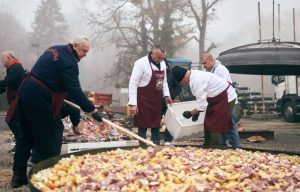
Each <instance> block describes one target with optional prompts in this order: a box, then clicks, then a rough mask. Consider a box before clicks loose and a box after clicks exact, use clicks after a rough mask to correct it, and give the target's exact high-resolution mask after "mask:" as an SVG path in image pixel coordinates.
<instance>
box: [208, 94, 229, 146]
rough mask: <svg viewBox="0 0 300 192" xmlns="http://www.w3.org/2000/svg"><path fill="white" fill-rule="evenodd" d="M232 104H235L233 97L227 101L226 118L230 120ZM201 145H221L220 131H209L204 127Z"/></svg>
mask: <svg viewBox="0 0 300 192" xmlns="http://www.w3.org/2000/svg"><path fill="white" fill-rule="evenodd" d="M234 106H235V99H234V100H232V101H230V102H229V103H228V118H229V119H230V120H231V114H232V110H233V108H234ZM224 133H225V132H224ZM203 146H214V147H220V146H222V133H211V132H209V131H208V130H207V129H205V128H204V143H203Z"/></svg>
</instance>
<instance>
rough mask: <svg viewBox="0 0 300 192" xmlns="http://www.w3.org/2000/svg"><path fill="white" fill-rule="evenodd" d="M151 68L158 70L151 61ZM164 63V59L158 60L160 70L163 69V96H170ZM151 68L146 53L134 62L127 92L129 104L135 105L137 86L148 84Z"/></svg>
mask: <svg viewBox="0 0 300 192" xmlns="http://www.w3.org/2000/svg"><path fill="white" fill-rule="evenodd" d="M151 66H152V69H153V70H154V71H158V70H159V69H158V68H157V67H156V66H155V65H154V64H153V63H151ZM166 68H167V67H166V63H165V62H164V61H162V62H160V70H161V71H164V74H165V76H164V81H163V90H162V91H163V96H164V97H166V96H170V91H169V87H168V82H167V74H166ZM152 69H151V67H150V64H149V59H148V55H146V56H144V57H142V58H140V59H139V60H137V61H136V62H135V63H134V66H133V70H132V73H131V77H130V81H129V86H128V92H129V102H128V104H129V105H137V88H138V87H145V86H147V85H148V84H149V82H150V80H151V76H152Z"/></svg>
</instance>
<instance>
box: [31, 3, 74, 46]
mask: <svg viewBox="0 0 300 192" xmlns="http://www.w3.org/2000/svg"><path fill="white" fill-rule="evenodd" d="M32 29H33V32H32V34H31V35H32V46H35V47H36V48H37V49H40V50H41V51H44V50H45V49H46V48H48V47H49V46H52V45H54V44H64V43H65V42H66V41H67V37H68V25H67V22H66V20H65V18H64V15H63V14H62V13H61V5H60V2H59V0H43V1H42V2H41V4H40V5H39V7H38V8H37V10H36V12H35V17H34V20H33V22H32Z"/></svg>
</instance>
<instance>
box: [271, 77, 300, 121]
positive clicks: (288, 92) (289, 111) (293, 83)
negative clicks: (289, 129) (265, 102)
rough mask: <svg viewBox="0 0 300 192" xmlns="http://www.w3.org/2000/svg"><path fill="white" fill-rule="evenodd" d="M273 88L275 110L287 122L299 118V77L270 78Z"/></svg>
mask: <svg viewBox="0 0 300 192" xmlns="http://www.w3.org/2000/svg"><path fill="white" fill-rule="evenodd" d="M272 84H274V85H275V86H276V88H275V98H276V99H277V102H276V110H277V112H279V113H280V114H281V115H282V117H284V119H285V120H286V121H287V122H295V121H296V120H297V118H299V116H300V95H299V94H300V76H275V75H274V76H272Z"/></svg>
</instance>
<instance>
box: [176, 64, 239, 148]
mask: <svg viewBox="0 0 300 192" xmlns="http://www.w3.org/2000/svg"><path fill="white" fill-rule="evenodd" d="M172 71H173V75H174V77H175V79H176V80H177V81H178V82H180V84H182V85H189V86H190V88H191V91H192V94H193V95H194V96H196V99H197V101H198V104H197V105H196V106H195V108H194V109H192V110H191V111H185V112H184V113H183V116H184V117H185V118H191V117H192V120H193V121H196V120H197V119H198V116H199V114H200V112H204V110H205V109H206V112H205V119H204V128H205V129H206V130H207V131H209V136H210V143H209V146H221V142H222V133H225V132H227V131H229V129H231V126H232V125H231V120H230V118H231V111H232V108H233V106H234V104H235V100H236V98H237V95H236V93H235V90H234V88H233V87H232V86H231V85H230V84H229V83H228V82H227V81H226V80H224V79H222V78H221V77H219V76H217V75H215V74H213V73H208V72H203V71H199V70H187V69H185V68H182V67H179V66H176V67H174V68H173V70H172ZM206 106H207V108H206Z"/></svg>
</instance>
